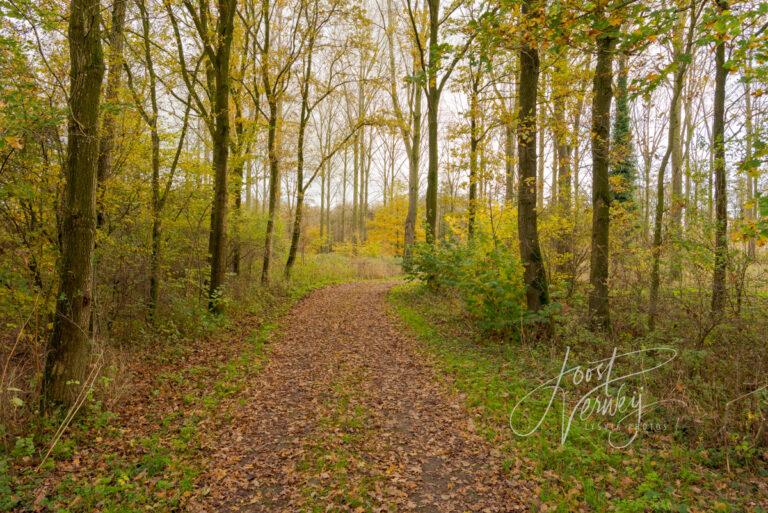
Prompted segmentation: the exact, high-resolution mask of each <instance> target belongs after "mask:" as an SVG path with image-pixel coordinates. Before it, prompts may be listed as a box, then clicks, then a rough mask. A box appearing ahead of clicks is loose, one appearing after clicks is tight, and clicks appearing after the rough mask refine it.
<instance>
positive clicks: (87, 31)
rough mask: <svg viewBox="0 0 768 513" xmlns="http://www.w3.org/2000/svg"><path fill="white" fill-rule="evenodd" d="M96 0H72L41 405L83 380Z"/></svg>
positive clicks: (67, 395) (97, 51)
mask: <svg viewBox="0 0 768 513" xmlns="http://www.w3.org/2000/svg"><path fill="white" fill-rule="evenodd" d="M99 9H100V5H99V2H98V0H72V4H71V8H70V15H69V31H68V40H69V54H70V93H69V117H68V118H69V119H68V137H67V160H66V167H65V169H66V184H65V194H64V202H63V219H62V230H61V242H62V247H61V261H60V264H59V293H58V294H57V296H56V298H57V299H56V316H55V318H54V321H53V332H52V334H51V338H50V339H49V341H48V350H47V352H46V359H45V374H44V376H43V410H49V409H50V408H52V407H53V406H55V405H63V406H65V407H66V406H70V405H72V404H74V402H75V401H76V399H77V397H78V394H79V393H80V390H81V387H85V386H86V384H87V379H88V373H89V367H90V354H91V342H90V340H89V338H88V331H89V330H88V324H89V321H90V317H91V307H92V276H93V264H92V257H93V248H94V240H95V235H96V212H95V210H96V173H97V168H98V159H99V97H100V95H101V81H102V78H103V76H104V59H103V55H102V50H101V28H100V22H101V20H100V16H99Z"/></svg>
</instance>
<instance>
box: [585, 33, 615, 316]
mask: <svg viewBox="0 0 768 513" xmlns="http://www.w3.org/2000/svg"><path fill="white" fill-rule="evenodd" d="M613 47H614V40H613V38H612V37H611V36H609V35H605V34H603V35H600V36H598V39H597V63H596V65H595V76H594V81H593V90H594V96H593V99H592V249H591V257H590V268H589V283H590V286H591V290H590V292H589V319H590V325H591V326H592V328H596V329H602V330H607V329H609V328H610V323H611V319H610V310H609V304H608V235H609V223H610V207H611V188H610V183H609V181H608V170H609V166H610V137H611V97H612V96H613V94H612V91H611V82H612V80H613V69H612V68H613Z"/></svg>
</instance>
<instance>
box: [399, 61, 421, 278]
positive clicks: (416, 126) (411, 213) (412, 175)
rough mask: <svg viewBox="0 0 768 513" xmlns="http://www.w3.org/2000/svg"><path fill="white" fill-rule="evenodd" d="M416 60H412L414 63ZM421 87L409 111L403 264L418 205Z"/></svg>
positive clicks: (407, 259)
mask: <svg viewBox="0 0 768 513" xmlns="http://www.w3.org/2000/svg"><path fill="white" fill-rule="evenodd" d="M415 62H416V59H415V58H414V63H415ZM421 97H422V91H421V86H419V85H418V84H413V107H412V110H411V119H410V122H411V148H410V152H409V155H408V214H407V215H406V217H405V247H404V250H403V263H404V264H405V265H408V264H409V263H410V261H411V257H412V251H413V245H414V243H415V242H416V216H417V212H418V204H419V161H420V158H419V157H420V150H421Z"/></svg>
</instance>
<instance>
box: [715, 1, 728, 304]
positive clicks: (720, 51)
mask: <svg viewBox="0 0 768 513" xmlns="http://www.w3.org/2000/svg"><path fill="white" fill-rule="evenodd" d="M716 4H717V9H718V11H719V12H720V14H722V13H723V12H724V11H726V10H728V2H727V0H716ZM727 78H728V68H726V63H725V41H723V40H722V39H719V40H718V41H717V44H716V45H715V99H714V111H715V112H714V119H713V120H712V137H713V139H714V143H715V144H714V159H715V168H714V172H715V270H714V273H713V276H712V313H713V315H715V316H720V315H722V313H723V309H724V308H725V302H726V287H725V272H726V269H727V267H728V199H727V197H726V194H727V183H726V176H725V83H726V80H727Z"/></svg>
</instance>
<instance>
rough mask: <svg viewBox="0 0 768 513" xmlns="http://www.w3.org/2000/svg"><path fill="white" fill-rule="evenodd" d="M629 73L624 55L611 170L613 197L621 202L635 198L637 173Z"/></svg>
mask: <svg viewBox="0 0 768 513" xmlns="http://www.w3.org/2000/svg"><path fill="white" fill-rule="evenodd" d="M628 75H629V65H628V63H627V56H626V55H622V56H621V57H620V58H619V72H618V73H617V77H616V117H615V119H614V123H613V149H612V152H613V154H614V162H613V166H612V168H611V172H610V175H611V177H613V184H612V185H613V188H614V190H613V199H614V200H616V201H618V202H620V203H627V202H629V201H632V200H633V199H634V188H635V176H636V175H637V168H636V163H635V153H634V149H633V146H632V127H631V125H630V118H629V114H630V113H629V91H628V87H627V81H628V78H629V77H628Z"/></svg>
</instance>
